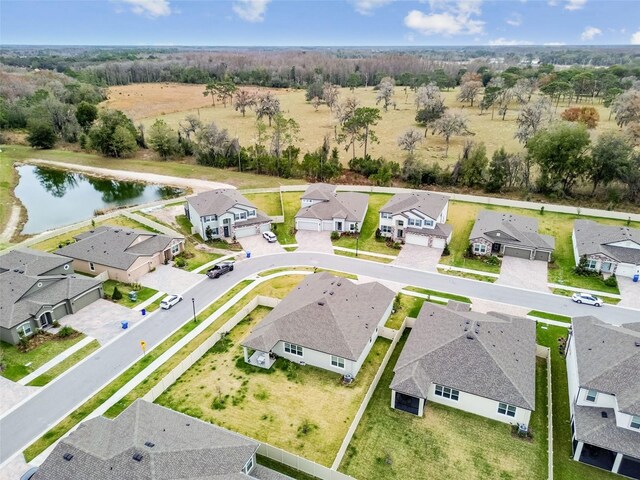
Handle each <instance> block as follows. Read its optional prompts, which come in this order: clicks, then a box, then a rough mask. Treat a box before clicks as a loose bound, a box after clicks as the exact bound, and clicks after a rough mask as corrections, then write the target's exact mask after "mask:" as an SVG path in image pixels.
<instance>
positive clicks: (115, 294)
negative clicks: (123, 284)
mask: <svg viewBox="0 0 640 480" xmlns="http://www.w3.org/2000/svg"><path fill="white" fill-rule="evenodd" d="M111 298H112V299H113V300H115V301H116V302H117V301H118V300H122V293H120V290H118V287H113V294H112V295H111Z"/></svg>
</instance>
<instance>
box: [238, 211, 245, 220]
mask: <svg viewBox="0 0 640 480" xmlns="http://www.w3.org/2000/svg"><path fill="white" fill-rule="evenodd" d="M240 218H241V219H242V220H246V219H247V213H246V212H242V213H241V214H240Z"/></svg>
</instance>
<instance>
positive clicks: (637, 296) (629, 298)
mask: <svg viewBox="0 0 640 480" xmlns="http://www.w3.org/2000/svg"><path fill="white" fill-rule="evenodd" d="M617 279H618V288H619V289H620V295H622V300H620V303H619V304H618V305H620V306H621V307H628V308H637V309H640V282H635V283H634V281H633V280H631V279H630V278H627V277H617Z"/></svg>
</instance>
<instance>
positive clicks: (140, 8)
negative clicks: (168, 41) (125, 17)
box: [122, 0, 171, 18]
mask: <svg viewBox="0 0 640 480" xmlns="http://www.w3.org/2000/svg"><path fill="white" fill-rule="evenodd" d="M122 1H123V2H124V3H127V4H129V5H131V11H132V12H133V13H135V14H137V15H146V16H148V17H153V18H156V17H166V16H167V15H170V14H171V7H170V6H169V2H168V1H167V0H122Z"/></svg>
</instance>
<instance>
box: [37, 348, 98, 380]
mask: <svg viewBox="0 0 640 480" xmlns="http://www.w3.org/2000/svg"><path fill="white" fill-rule="evenodd" d="M98 348H100V344H99V343H98V341H97V340H93V341H92V342H89V343H88V344H87V345H85V346H84V347H82V348H81V349H80V350H78V351H77V352H75V353H74V354H72V355H70V356H69V357H67V358H65V359H64V360H63V361H61V362H60V363H58V364H57V365H56V366H54V367H53V368H51V369H49V370H47V371H46V372H45V373H43V374H42V375H40V376H38V377H37V378H34V379H33V380H31V381H30V382H29V383H28V384H27V385H28V386H29V387H44V386H45V385H46V384H47V383H49V382H51V381H52V380H53V379H55V378H56V377H59V376H60V375H62V374H63V373H64V372H66V371H67V370H69V369H70V368H71V367H73V366H74V365H75V364H76V363H78V362H79V361H81V360H84V358H85V357H87V356H89V355H90V354H91V353H93V352H94V351H95V350H97V349H98Z"/></svg>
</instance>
